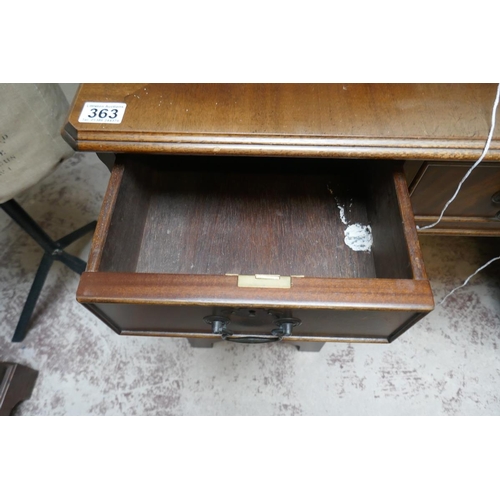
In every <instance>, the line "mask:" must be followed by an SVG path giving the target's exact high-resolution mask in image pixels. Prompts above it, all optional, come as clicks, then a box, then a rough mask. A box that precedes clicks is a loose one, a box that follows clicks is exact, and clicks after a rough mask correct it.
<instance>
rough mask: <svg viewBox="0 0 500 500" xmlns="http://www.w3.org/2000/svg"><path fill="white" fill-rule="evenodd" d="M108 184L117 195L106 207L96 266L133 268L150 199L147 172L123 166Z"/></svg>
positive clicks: (116, 268) (118, 268)
mask: <svg viewBox="0 0 500 500" xmlns="http://www.w3.org/2000/svg"><path fill="white" fill-rule="evenodd" d="M118 169H119V170H122V169H123V167H122V166H121V165H118ZM112 185H113V186H114V189H116V190H119V196H118V197H117V199H116V202H115V203H114V204H113V205H112V206H110V208H109V210H112V217H111V221H110V223H109V226H108V227H107V228H106V231H107V235H106V238H105V243H104V246H103V249H102V257H101V261H100V269H104V270H106V271H119V270H121V269H127V270H134V269H135V268H136V265H137V260H138V258H139V252H140V248H141V243H142V233H143V231H144V224H145V222H146V217H147V213H148V207H149V201H150V176H149V172H147V171H145V170H138V169H132V168H124V169H123V173H122V175H121V178H120V180H119V181H117V182H115V183H113V184H112ZM110 197H114V194H111V193H110ZM104 206H105V204H104Z"/></svg>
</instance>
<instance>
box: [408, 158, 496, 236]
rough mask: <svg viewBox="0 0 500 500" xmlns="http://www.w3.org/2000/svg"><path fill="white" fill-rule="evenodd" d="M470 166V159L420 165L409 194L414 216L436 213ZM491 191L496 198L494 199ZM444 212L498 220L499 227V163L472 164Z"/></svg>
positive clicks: (456, 215)
mask: <svg viewBox="0 0 500 500" xmlns="http://www.w3.org/2000/svg"><path fill="white" fill-rule="evenodd" d="M470 167H471V164H470V163H469V164H464V163H458V164H455V163H451V164H449V163H428V164H426V165H424V167H423V168H425V172H424V174H423V176H422V177H421V178H420V180H419V182H418V184H417V185H416V186H415V188H414V189H413V192H412V195H411V202H412V206H413V211H414V214H415V216H416V217H419V216H432V215H435V216H439V214H440V213H441V211H442V209H443V208H444V206H445V204H446V202H447V201H448V200H449V199H450V198H451V197H452V196H453V194H454V193H455V191H456V189H457V187H458V185H459V183H460V181H461V180H462V178H463V177H464V175H465V174H466V173H467V170H468V169H469V168H470ZM495 195H497V196H496V199H497V200H498V201H496V202H495V201H494V197H495ZM445 215H446V216H447V217H478V218H488V219H491V220H492V221H494V222H498V224H499V228H500V164H482V165H480V166H478V167H476V168H475V169H474V170H473V171H472V173H471V174H470V176H469V177H468V178H467V180H466V181H465V182H464V184H463V185H462V188H461V190H460V192H459V193H458V196H457V198H456V199H455V200H454V201H453V202H452V203H451V205H450V206H449V207H448V209H447V210H446V213H445ZM451 222H452V221H451ZM478 222H480V221H478Z"/></svg>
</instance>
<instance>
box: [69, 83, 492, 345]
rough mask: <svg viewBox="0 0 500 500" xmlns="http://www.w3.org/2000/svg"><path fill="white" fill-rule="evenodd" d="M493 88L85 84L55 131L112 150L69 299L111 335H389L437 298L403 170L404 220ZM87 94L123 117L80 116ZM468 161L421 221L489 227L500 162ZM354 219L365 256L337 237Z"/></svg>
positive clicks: (471, 128)
mask: <svg viewBox="0 0 500 500" xmlns="http://www.w3.org/2000/svg"><path fill="white" fill-rule="evenodd" d="M495 90H496V86H495V85H341V84H338V85H337V84H335V85H282V84H274V85H225V84H224V85H223V84H218V85H178V84H168V85H163V84H162V85H160V84H119V85H110V84H107V85H104V84H92V85H90V84H89V85H83V86H82V87H81V88H80V90H79V92H78V94H77V96H76V98H75V100H74V103H73V106H72V110H71V113H70V115H69V119H68V123H67V125H66V127H65V129H64V136H65V137H66V139H67V140H68V142H69V143H70V144H71V145H72V146H73V147H74V148H75V149H78V150H81V151H95V152H98V153H101V154H102V153H114V154H117V160H116V164H115V166H114V168H113V173H112V176H111V181H110V185H109V188H108V192H107V194H106V198H105V200H104V203H103V209H102V212H101V217H100V220H99V223H98V229H97V231H96V235H95V238H94V242H93V246H92V250H91V254H90V258H89V264H88V268H87V272H86V273H84V275H83V276H82V279H81V282H80V287H79V290H78V292H77V296H78V300H79V301H80V302H82V303H83V304H85V305H86V306H87V307H89V309H91V310H92V311H93V312H94V313H95V314H96V315H98V316H99V317H101V318H102V319H103V320H104V321H105V322H106V323H107V324H109V325H110V326H111V327H112V328H113V329H114V330H115V331H117V332H118V333H122V334H133V335H166V336H182V337H187V338H191V339H201V341H202V342H204V343H205V344H206V343H211V342H212V341H213V340H215V339H218V338H220V335H222V336H225V337H227V340H233V341H235V340H241V341H250V340H252V341H256V342H260V341H270V340H276V339H277V337H279V338H280V339H281V340H283V341H287V342H292V343H295V344H297V345H300V346H301V348H304V347H310V348H311V347H312V346H313V344H314V343H319V344H317V345H321V343H322V342H324V341H339V340H344V341H363V342H365V341H370V342H390V341H392V340H394V339H395V338H397V336H399V335H400V334H401V333H402V332H403V331H405V330H406V329H407V328H409V327H410V326H411V325H412V324H414V323H415V321H418V320H419V319H420V318H421V317H422V316H423V315H425V314H427V313H428V312H429V311H430V310H432V307H433V300H432V293H431V291H430V287H429V283H428V281H427V278H426V275H425V269H424V266H423V261H422V257H421V253H420V249H419V245H418V239H417V236H416V230H415V222H414V219H413V213H412V206H411V202H410V198H409V196H408V190H407V185H406V179H407V180H408V182H409V184H410V190H411V192H412V197H413V200H414V209H415V213H416V216H417V220H418V221H419V222H421V221H427V219H426V217H427V218H432V217H437V215H438V214H439V212H440V206H443V205H444V203H445V202H446V201H447V199H448V198H449V196H447V192H448V191H449V190H450V189H453V188H452V187H451V185H452V184H453V183H454V182H455V180H456V181H457V184H458V181H459V180H460V178H461V174H462V171H463V170H464V165H469V164H470V163H464V162H472V161H473V160H476V159H477V158H478V157H479V156H480V154H481V152H482V150H483V147H484V143H485V141H486V136H487V133H488V129H489V120H490V116H491V107H492V104H493V99H494V95H495ZM87 102H98V103H109V104H110V108H111V107H112V104H113V103H125V104H126V109H125V112H124V114H123V119H122V121H121V123H82V122H81V121H79V118H80V115H81V113H82V109H83V107H84V104H85V103H87ZM93 114H94V115H95V114H96V113H95V112H93ZM115 114H116V113H115ZM499 139H500V134H499V132H497V133H496V135H495V138H494V141H493V142H492V145H491V148H490V152H489V154H488V157H487V160H488V162H495V161H496V162H498V161H499V160H500V140H499ZM403 168H404V172H405V174H403V170H402V169H403ZM478 172H479V175H478V176H477V177H474V178H472V176H471V183H470V185H464V190H465V191H464V192H465V194H466V196H465V197H462V198H460V197H459V199H457V201H456V203H457V206H458V207H460V209H459V211H460V210H462V211H463V213H462V212H460V213H456V212H455V213H453V212H450V214H451V216H452V218H447V219H446V220H444V221H443V223H442V224H441V225H440V226H439V228H436V230H435V231H434V233H441V234H490V235H493V234H500V222H499V221H498V219H497V212H498V211H499V208H498V206H497V205H496V201H495V200H496V198H495V197H494V195H495V193H496V192H497V191H500V173H499V172H500V167H499V166H498V165H496V164H494V163H487V165H486V166H484V167H481V169H478ZM405 175H406V179H405ZM457 179H458V180H457ZM443 182H444V183H445V184H444V185H443V184H442V183H443ZM444 195H446V196H444ZM492 196H493V198H492ZM348 209H349V210H350V212H349V213H348V212H346V210H348ZM348 218H350V219H351V220H347V219H348ZM351 222H356V224H358V226H356V228H355V229H359V227H363V228H366V227H368V226H369V227H370V230H371V231H372V235H373V246H372V247H371V249H370V251H353V250H352V248H351V247H349V248H348V245H347V244H344V242H345V241H347V240H345V239H344V235H345V234H346V233H345V231H346V230H347V229H346V227H347V226H348V225H354V224H351ZM349 227H350V226H349ZM346 238H347V236H346ZM346 245H347V246H346ZM358 250H359V249H358ZM261 274H263V275H266V276H264V277H261V278H258V277H256V275H261ZM242 275H247V276H251V278H245V279H249V280H250V285H248V282H247V284H246V285H245V284H243V278H241V276H242ZM270 275H280V276H282V277H284V281H285V282H286V283H285V286H286V288H281V287H277V286H280V285H277V282H280V283H282V282H283V280H282V279H280V280H277V281H276V276H272V277H271V276H270ZM299 276H301V277H299ZM252 280H253V281H252ZM259 280H261V281H259ZM264 282H265V283H264ZM158 306H159V307H158ZM293 318H298V319H299V320H300V321H301V322H302V323H301V324H297V321H295V319H293ZM226 320H227V321H226ZM230 328H232V330H230ZM233 330H234V331H233ZM271 330H273V333H272V334H270V331H271ZM285 331H286V334H285V333H284V332H285ZM225 332H226V333H225ZM227 332H229V333H227Z"/></svg>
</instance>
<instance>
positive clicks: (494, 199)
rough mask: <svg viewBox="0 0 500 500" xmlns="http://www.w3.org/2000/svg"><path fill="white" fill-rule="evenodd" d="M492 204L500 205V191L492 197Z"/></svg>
mask: <svg viewBox="0 0 500 500" xmlns="http://www.w3.org/2000/svg"><path fill="white" fill-rule="evenodd" d="M491 203H493V205H500V191H497V192H496V193H495V194H494V195H493V196H492V197H491Z"/></svg>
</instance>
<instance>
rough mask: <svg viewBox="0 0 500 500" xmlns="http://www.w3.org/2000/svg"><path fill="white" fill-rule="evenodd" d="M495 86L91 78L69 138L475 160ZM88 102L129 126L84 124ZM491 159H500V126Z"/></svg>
mask: <svg viewBox="0 0 500 500" xmlns="http://www.w3.org/2000/svg"><path fill="white" fill-rule="evenodd" d="M495 91H496V85H495V84H84V85H82V86H81V87H80V89H79V91H78V94H77V96H76V98H75V101H74V105H73V108H72V111H71V113H70V116H69V119H68V123H67V125H66V127H65V137H66V139H67V140H68V142H70V144H72V146H73V147H75V148H77V149H79V150H82V151H97V152H104V151H109V152H124V153H131V152H135V153H137V152H143V153H158V152H162V153H169V154H175V153H179V154H208V155H211V154H218V155H222V154H230V155H256V156H287V155H288V156H291V155H293V156H329V157H343V158H348V157H350V158H380V159H415V160H416V159H425V160H431V159H455V160H460V159H463V160H475V159H477V158H478V157H479V155H480V154H481V152H482V150H483V147H484V144H485V141H486V137H487V134H488V130H489V126H490V120H491V109H492V105H493V101H494V97H495ZM87 101H100V102H124V103H126V104H127V108H126V111H125V115H124V118H123V121H122V123H121V124H89V123H79V122H78V117H79V115H80V112H81V110H82V107H83V105H84V103H85V102H87ZM488 159H489V160H500V125H497V131H496V133H495V135H494V139H493V142H492V144H491V148H490V151H489V153H488Z"/></svg>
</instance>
